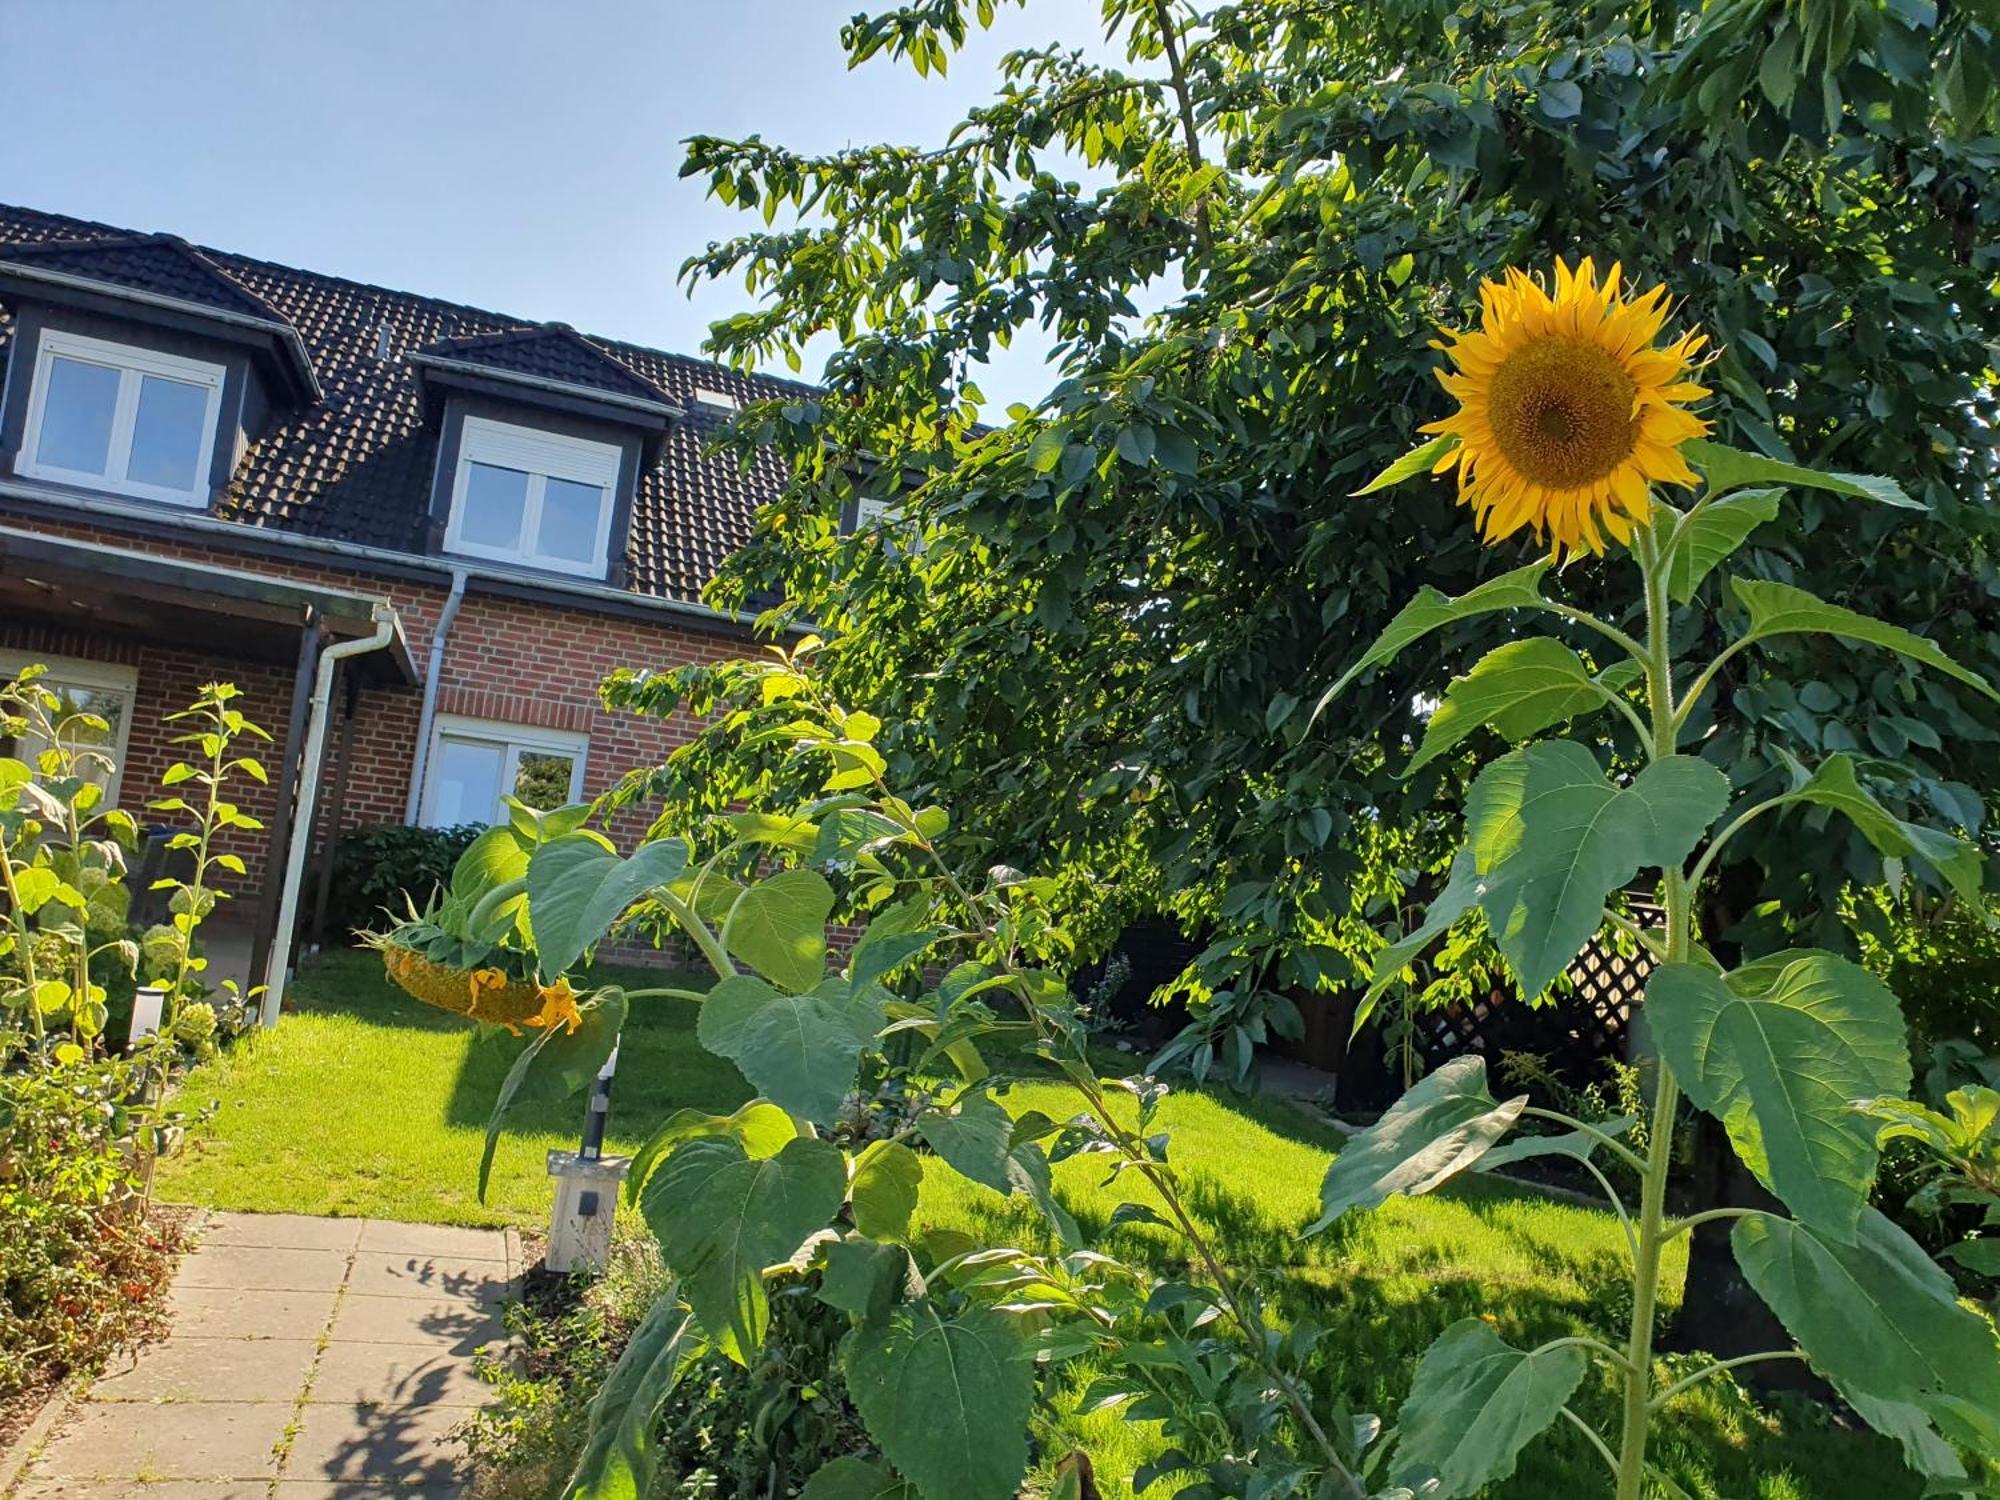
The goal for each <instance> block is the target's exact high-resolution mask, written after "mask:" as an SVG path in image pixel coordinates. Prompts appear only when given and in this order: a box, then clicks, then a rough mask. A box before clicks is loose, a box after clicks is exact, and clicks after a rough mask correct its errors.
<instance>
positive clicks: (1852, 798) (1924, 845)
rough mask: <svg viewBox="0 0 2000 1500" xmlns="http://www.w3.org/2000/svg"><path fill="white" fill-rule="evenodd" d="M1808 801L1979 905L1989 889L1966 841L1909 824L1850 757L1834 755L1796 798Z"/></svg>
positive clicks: (1982, 865)
mask: <svg viewBox="0 0 2000 1500" xmlns="http://www.w3.org/2000/svg"><path fill="white" fill-rule="evenodd" d="M1792 795H1793V796H1795V797H1797V798H1799V799H1800V800H1801V801H1804V802H1811V803H1815V804H1816V805H1818V806H1820V807H1830V808H1832V809H1834V810H1835V811H1836V812H1839V813H1841V814H1843V815H1844V816H1845V817H1846V818H1847V819H1848V821H1849V822H1851V823H1853V824H1854V826H1855V827H1856V828H1859V829H1860V830H1861V834H1862V837H1864V838H1866V839H1867V840H1868V842H1869V843H1871V844H1873V845H1874V846H1875V848H1876V849H1877V851H1879V852H1880V853H1882V854H1886V855H1888V856H1890V857H1891V858H1893V859H1908V858H1910V857H1911V856H1912V855H1915V856H1917V857H1918V858H1920V859H1922V860H1923V861H1924V863H1926V864H1928V865H1930V866H1931V868H1933V869H1934V870H1936V871H1937V872H1938V874H1940V875H1942V876H1943V877H1944V878H1945V880H1946V881H1947V882H1949V883H1950V885H1951V888H1952V889H1953V890H1954V891H1956V892H1958V894H1959V896H1960V898H1961V899H1963V900H1965V901H1971V902H1977V901H1979V900H1981V899H1982V896H1983V887H1984V885H1985V862H1984V861H1983V860H1982V859H1981V858H1980V856H1979V850H1978V849H1977V848H1976V847H1974V846H1973V845H1971V844H1969V843H1967V842H1966V841H1965V840H1964V839H1961V838H1957V837H1954V836H1953V835H1951V834H1949V833H1946V832H1944V830H1942V829H1939V828H1926V827H1924V826H1923V825H1922V824H1921V823H1905V822H1904V821H1903V820H1902V819H1901V818H1899V817H1897V816H1896V815H1895V814H1894V813H1892V812H1890V811H1889V809H1888V808H1886V807H1884V806H1883V805H1882V804H1881V803H1880V802H1878V801H1876V800H1875V796H1874V794H1873V793H1872V792H1870V791H1869V790H1868V789H1867V788H1866V787H1864V786H1863V785H1862V784H1861V780H1860V778H1859V777H1858V776H1856V775H1855V772H1854V758H1853V757H1852V756H1851V755H1847V754H1844V753H1843V754H1839V755H1830V756H1828V757H1827V758H1826V759H1825V760H1824V761H1822V762H1820V765H1819V768H1818V769H1817V770H1815V771H1814V772H1813V773H1812V775H1811V776H1810V777H1808V778H1807V779H1806V781H1805V782H1804V783H1803V784H1802V785H1800V786H1799V787H1798V789H1797V790H1796V791H1794V792H1793V793H1792Z"/></svg>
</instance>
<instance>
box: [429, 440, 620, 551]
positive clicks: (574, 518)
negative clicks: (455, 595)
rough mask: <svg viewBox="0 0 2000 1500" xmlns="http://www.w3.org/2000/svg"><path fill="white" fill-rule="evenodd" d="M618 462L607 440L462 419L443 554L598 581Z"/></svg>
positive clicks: (609, 528) (608, 526) (616, 450)
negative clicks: (581, 576) (539, 569)
mask: <svg viewBox="0 0 2000 1500" xmlns="http://www.w3.org/2000/svg"><path fill="white" fill-rule="evenodd" d="M618 457H619V454H618V449H617V448H615V447H613V446H612V445H611V444H609V443H591V442H586V441H584V440H583V439H582V438H573V437H567V436H565V435H563V434H562V433H557V432H538V431H536V430H535V429H533V428H531V427H515V426H513V425H511V424H509V423H506V422H490V421H488V420H486V419H485V418H484V417H467V418H466V419H465V426H464V429H463V436H462V437H461V438H460V440H459V448H458V473H457V475H456V476H455V477H454V479H453V481H452V490H451V521H450V523H449V524H448V525H447V526H446V527H445V534H444V545H445V550H446V551H447V552H461V553H465V554H467V555H469V556H472V557H491V558H498V559H499V560H501V561H503V562H515V563H525V564H527V565H528V566H530V567H535V568H553V569H555V570H556V571H558V572H562V573H580V574H582V575H584V576H586V577H589V578H602V577H603V576H604V564H605V552H606V549H607V548H608V546H609V545H610V541H611V497H612V495H613V494H614V493H615V492H616V489H617V485H618Z"/></svg>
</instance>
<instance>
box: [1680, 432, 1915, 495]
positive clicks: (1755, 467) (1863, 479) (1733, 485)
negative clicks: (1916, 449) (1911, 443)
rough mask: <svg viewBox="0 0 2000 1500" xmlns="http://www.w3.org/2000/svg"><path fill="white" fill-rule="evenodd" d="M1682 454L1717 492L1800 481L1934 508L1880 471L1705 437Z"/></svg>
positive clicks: (1691, 442)
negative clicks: (1788, 459) (1845, 470)
mask: <svg viewBox="0 0 2000 1500" xmlns="http://www.w3.org/2000/svg"><path fill="white" fill-rule="evenodd" d="M1681 456H1682V457H1683V458H1685V459H1686V460H1687V461H1688V462H1689V463H1691V464H1693V465H1694V466H1695V467H1696V468H1697V469H1699V470H1701V472H1702V475H1703V477H1705V478H1706V479H1707V480H1708V487H1709V489H1710V490H1711V491H1713V492H1714V493H1716V494H1720V493H1722V491H1724V490H1733V489H1740V488H1742V487H1743V486H1745V485H1752V484H1778V485H1799V486H1802V487H1804V488H1806V489H1813V490H1827V491H1829V492H1831V493H1833V494H1836V495H1847V496H1849V497H1851V498H1852V499H1856V500H1873V501H1875V502H1876V503H1878V504H1880V505H1893V506H1895V507H1896V508H1897V509H1898V510H1929V509H1930V507H1929V506H1928V505H1925V504H1924V503H1923V501H1921V500H1912V499H1911V498H1910V497H1909V496H1908V495H1907V494H1905V493H1904V492H1903V488H1902V486H1901V485H1899V484H1897V483H1896V481H1895V480H1893V479H1884V478H1883V477H1882V476H1881V475H1879V474H1841V473H1838V472H1833V471H1828V470H1821V469H1808V468H1806V467H1805V466H1803V465H1802V464H1788V463H1784V462H1782V461H1781V460H1779V459H1775V458H1765V457H1764V456H1763V455H1762V454H1760V453H1744V452H1742V451H1741V450H1740V449H1736V448H1725V447H1723V446H1722V444H1720V443H1711V442H1709V441H1708V440H1707V439H1705V438H1691V439H1689V440H1688V441H1687V442H1685V443H1682V444H1681Z"/></svg>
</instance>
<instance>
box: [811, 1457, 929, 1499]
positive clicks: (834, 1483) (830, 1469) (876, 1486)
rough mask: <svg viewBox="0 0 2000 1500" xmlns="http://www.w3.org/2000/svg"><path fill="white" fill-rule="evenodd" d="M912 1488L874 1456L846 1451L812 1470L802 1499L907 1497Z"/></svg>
mask: <svg viewBox="0 0 2000 1500" xmlns="http://www.w3.org/2000/svg"><path fill="white" fill-rule="evenodd" d="M910 1493H911V1492H910V1487H909V1486H908V1485H907V1484H905V1483H903V1481H902V1480H900V1479H898V1478H897V1477H896V1476H895V1475H894V1474H891V1473H890V1472H889V1471H888V1469H886V1468H885V1467H883V1466H882V1465H881V1464H878V1463H876V1462H875V1461H874V1460H872V1459H866V1458H856V1457H854V1456H853V1455H852V1454H845V1455H843V1456H841V1457H840V1458H836V1459H830V1460H829V1461H828V1462H826V1463H823V1464H821V1465H820V1466H819V1467H818V1468H817V1469H815V1470H813V1476H812V1478H810V1479H808V1480H807V1481H806V1484H805V1488H804V1489H802V1490H800V1491H799V1500H908V1497H909V1495H910Z"/></svg>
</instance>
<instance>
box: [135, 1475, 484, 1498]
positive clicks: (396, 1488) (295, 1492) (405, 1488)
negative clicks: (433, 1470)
mask: <svg viewBox="0 0 2000 1500" xmlns="http://www.w3.org/2000/svg"><path fill="white" fill-rule="evenodd" d="M260 1493H261V1492H260ZM463 1493H464V1490H463V1487H462V1486H461V1484H460V1482H459V1481H458V1480H456V1479H453V1480H451V1481H450V1482H449V1483H446V1484H436V1485H434V1484H419V1485H401V1484H399V1485H393V1486H389V1485H379V1484H367V1483H360V1484H343V1483H341V1482H340V1481H338V1480H333V1481H327V1480H322V1479H281V1480H279V1481H278V1485H277V1488H276V1489H274V1490H272V1491H271V1496H272V1500H460V1496H461V1495H462V1494H463ZM144 1500H152V1497H151V1496H150V1495H148V1496H146V1497H144Z"/></svg>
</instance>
